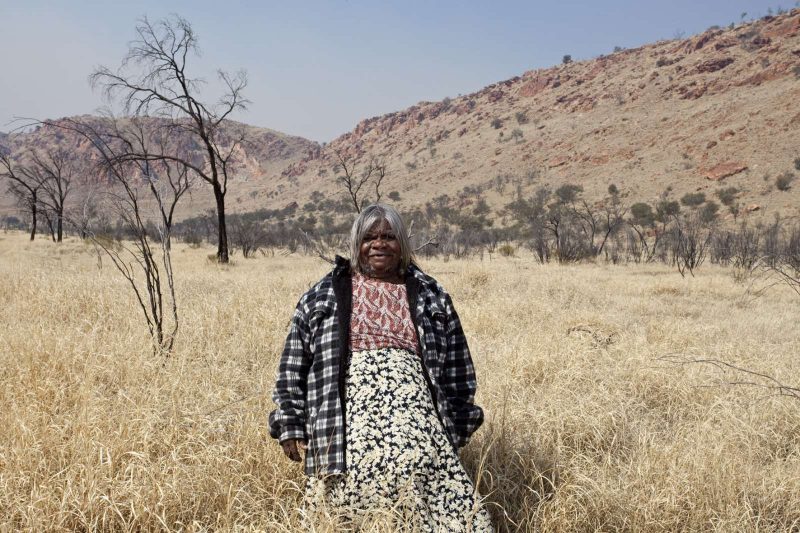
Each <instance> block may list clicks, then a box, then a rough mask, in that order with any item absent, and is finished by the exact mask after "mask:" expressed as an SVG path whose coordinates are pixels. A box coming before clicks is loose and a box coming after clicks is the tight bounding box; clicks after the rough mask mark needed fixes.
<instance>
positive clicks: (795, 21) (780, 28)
mask: <svg viewBox="0 0 800 533" xmlns="http://www.w3.org/2000/svg"><path fill="white" fill-rule="evenodd" d="M798 32H800V17H796V16H793V17H791V18H789V19H787V20H785V21H784V22H782V23H780V24H777V25H774V26H773V25H769V26H767V27H766V28H765V29H764V31H763V32H762V35H763V36H765V37H770V38H774V39H778V38H781V37H794V36H795V35H797V33H798Z"/></svg>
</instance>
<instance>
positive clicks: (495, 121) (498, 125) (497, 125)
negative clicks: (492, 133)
mask: <svg viewBox="0 0 800 533" xmlns="http://www.w3.org/2000/svg"><path fill="white" fill-rule="evenodd" d="M490 124H491V125H492V127H493V128H494V129H496V130H499V129H500V128H502V127H503V121H502V120H500V119H499V118H497V117H495V118H493V119H492V121H491V122H490Z"/></svg>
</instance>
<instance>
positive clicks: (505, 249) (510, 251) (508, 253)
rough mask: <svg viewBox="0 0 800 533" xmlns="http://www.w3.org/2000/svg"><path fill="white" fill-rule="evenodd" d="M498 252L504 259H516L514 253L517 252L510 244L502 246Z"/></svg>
mask: <svg viewBox="0 0 800 533" xmlns="http://www.w3.org/2000/svg"><path fill="white" fill-rule="evenodd" d="M497 251H498V253H499V254H500V255H502V256H503V257H514V253H515V252H516V251H517V250H516V249H515V248H514V247H513V246H511V245H510V244H501V245H500V246H499V247H498V248H497Z"/></svg>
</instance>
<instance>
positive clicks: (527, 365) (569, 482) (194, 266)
mask: <svg viewBox="0 0 800 533" xmlns="http://www.w3.org/2000/svg"><path fill="white" fill-rule="evenodd" d="M209 253H210V250H208V249H191V248H187V247H184V246H180V245H179V246H178V247H177V248H176V250H175V252H174V259H175V263H176V265H175V268H176V271H177V272H178V279H177V283H178V297H179V300H178V304H179V306H180V315H181V320H182V323H181V329H180V332H179V338H178V341H177V343H176V351H175V353H174V355H173V357H172V358H171V359H169V360H168V361H166V362H165V361H164V360H161V359H158V358H155V357H154V356H153V355H152V352H151V349H150V345H149V341H148V339H147V336H146V328H145V327H144V323H143V321H142V318H141V316H140V311H139V310H138V309H137V308H136V306H135V304H134V301H133V299H132V295H131V294H130V291H129V288H128V287H127V286H126V285H125V282H124V281H123V280H122V278H121V277H120V276H119V275H118V274H117V273H116V271H114V269H113V268H112V267H111V265H110V264H109V263H108V262H107V261H103V263H102V267H100V266H99V264H98V259H97V256H96V255H95V253H94V252H93V250H92V248H91V247H89V246H86V245H84V244H83V243H81V242H80V241H77V240H74V239H68V240H67V241H66V242H65V243H63V244H62V245H60V246H56V245H54V244H52V243H49V242H46V241H45V240H41V241H36V242H35V243H28V242H27V241H26V238H25V236H24V235H22V234H11V233H9V234H4V235H0V406H2V410H0V530H2V531H6V530H28V531H62V530H79V531H85V530H102V531H156V530H158V531H162V530H163V531H175V530H184V531H200V530H267V531H294V530H299V529H300V528H301V527H302V523H303V522H302V516H301V512H300V511H299V504H300V500H301V495H302V488H303V480H304V478H303V474H302V472H301V470H300V467H299V466H298V465H296V464H294V463H290V462H288V461H287V460H286V459H284V458H283V456H282V454H281V453H280V450H279V448H278V446H277V445H276V444H275V443H274V442H273V441H272V440H271V439H270V438H269V436H268V434H267V428H266V415H267V413H268V412H269V410H271V408H272V406H271V402H270V400H269V392H270V390H271V387H272V383H273V380H274V375H275V370H276V365H277V360H278V356H279V353H280V349H281V346H282V342H283V338H284V335H285V332H286V327H287V323H288V319H289V316H290V313H291V310H292V309H293V306H294V304H295V303H296V300H297V298H298V297H299V295H300V294H301V293H302V292H303V291H304V290H305V289H306V288H307V287H308V286H309V284H311V283H312V282H313V281H315V280H317V279H318V278H319V277H321V276H322V275H323V274H324V272H325V271H326V270H327V266H326V265H325V264H323V263H322V262H321V261H319V260H316V259H313V258H305V257H297V256H288V257H284V256H281V255H277V256H274V257H259V258H256V259H249V260H244V259H242V258H241V257H236V258H235V260H234V264H232V265H230V266H225V267H222V266H219V265H216V264H213V263H210V262H208V261H207V260H206V256H207V255H208V254H209ZM423 267H424V268H425V270H427V271H428V272H429V273H430V274H432V275H433V276H435V277H436V278H438V279H439V280H440V281H441V282H442V283H443V284H444V285H445V287H447V288H448V290H449V291H450V292H451V294H452V295H453V298H454V301H455V304H456V307H457V310H458V311H459V313H460V315H461V317H462V321H463V323H464V327H465V330H466V332H467V335H468V338H469V340H470V345H471V348H472V351H473V354H474V359H475V363H476V366H477V371H478V377H479V387H480V390H479V396H478V401H479V403H480V404H481V405H482V406H483V407H484V408H485V410H486V424H485V425H484V427H483V428H482V429H481V430H480V431H478V433H477V434H476V436H475V438H474V439H473V441H472V442H471V443H470V445H469V446H468V447H467V448H466V449H465V450H464V452H463V458H464V461H465V464H466V465H467V467H468V469H469V470H470V472H471V473H472V474H473V475H474V476H475V478H476V479H478V480H479V485H480V488H481V492H482V494H483V495H484V496H485V498H486V505H487V506H488V507H489V509H490V511H491V512H492V515H493V518H494V520H495V523H496V525H497V528H498V530H501V531H506V530H507V531H516V530H520V531H530V530H539V531H575V530H578V531H594V530H607V531H621V530H625V531H679V530H683V531H689V530H695V531H699V530H715V531H788V530H798V529H800V402H798V401H796V400H792V399H790V398H787V397H781V396H776V395H775V394H774V393H772V392H771V391H769V390H766V389H763V388H759V387H757V386H754V385H726V384H725V382H727V381H736V380H738V379H742V378H745V377H746V376H742V375H736V374H735V373H732V372H728V373H727V374H723V373H722V372H721V371H719V370H717V369H715V368H714V367H712V366H709V365H700V364H689V365H676V364H673V363H668V362H664V361H662V360H660V359H659V358H660V357H661V356H663V355H666V354H674V353H678V354H681V355H682V356H686V357H695V358H698V357H711V358H716V359H721V360H724V361H728V362H731V363H734V364H737V365H741V366H742V367H746V368H748V369H752V370H755V371H761V372H764V373H767V374H769V375H771V376H774V377H775V378H776V379H778V380H780V381H782V382H784V383H788V384H794V385H797V384H800V357H799V355H800V328H798V320H799V319H800V299H798V298H797V295H796V294H794V293H792V292H791V291H788V290H784V289H782V288H780V287H776V288H774V289H771V290H770V291H768V292H767V293H766V294H764V295H763V296H761V297H759V298H755V299H753V298H746V297H743V295H744V292H745V287H744V286H743V285H741V284H736V283H735V282H734V280H733V278H732V276H731V275H730V273H729V272H728V271H726V270H722V269H717V268H714V267H711V266H707V267H704V268H702V269H700V270H699V271H698V273H697V277H696V278H694V279H691V278H690V279H681V278H680V277H679V276H678V275H677V273H675V272H673V271H671V270H669V269H667V268H665V267H662V266H646V267H645V266H636V267H634V266H630V267H609V266H600V265H583V266H570V267H560V266H556V265H550V266H545V267H542V266H539V265H537V264H535V263H534V262H533V261H532V260H531V259H526V258H494V259H493V260H491V261H489V260H488V259H487V260H484V261H478V260H471V261H450V262H444V261H424V262H423ZM316 528H317V530H318V531H334V530H336V528H337V526H336V524H335V522H334V521H333V520H330V521H327V522H326V521H325V520H322V521H321V522H320V523H318V524H317V526H316ZM386 528H387V526H386V525H385V524H384V525H380V521H378V522H376V525H375V526H374V530H376V531H378V530H386Z"/></svg>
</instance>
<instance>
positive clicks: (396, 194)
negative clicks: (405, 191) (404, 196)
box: [388, 191, 400, 202]
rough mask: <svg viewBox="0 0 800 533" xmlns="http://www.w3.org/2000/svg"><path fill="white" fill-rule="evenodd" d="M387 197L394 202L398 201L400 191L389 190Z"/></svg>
mask: <svg viewBox="0 0 800 533" xmlns="http://www.w3.org/2000/svg"><path fill="white" fill-rule="evenodd" d="M388 197H389V200H392V201H394V202H399V201H400V193H399V192H397V191H392V192H390V193H389V194H388Z"/></svg>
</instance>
